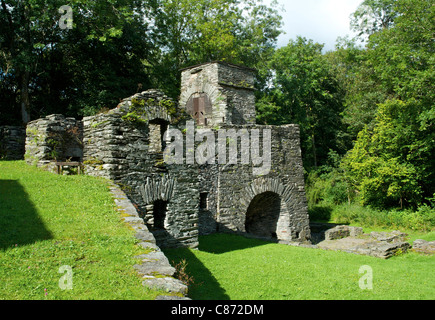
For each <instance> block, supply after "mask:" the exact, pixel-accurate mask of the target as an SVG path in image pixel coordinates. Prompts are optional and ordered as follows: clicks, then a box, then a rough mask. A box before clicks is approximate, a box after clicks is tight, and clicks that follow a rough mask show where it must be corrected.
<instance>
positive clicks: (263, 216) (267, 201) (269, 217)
mask: <svg viewBox="0 0 435 320" xmlns="http://www.w3.org/2000/svg"><path fill="white" fill-rule="evenodd" d="M280 215H281V197H280V196H279V195H278V194H277V193H275V192H270V191H268V192H264V193H261V194H258V195H256V196H255V197H254V199H252V201H251V203H250V204H249V207H248V210H247V212H246V220H245V230H246V232H247V233H248V234H251V235H254V236H258V237H262V238H270V239H277V238H278V236H277V233H278V231H277V228H278V220H279V218H280Z"/></svg>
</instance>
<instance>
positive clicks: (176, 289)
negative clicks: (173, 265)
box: [142, 278, 188, 295]
mask: <svg viewBox="0 0 435 320" xmlns="http://www.w3.org/2000/svg"><path fill="white" fill-rule="evenodd" d="M142 284H143V285H144V286H146V287H149V288H151V289H156V290H163V291H166V292H168V293H181V294H183V295H186V294H187V291H188V288H187V286H186V285H185V284H184V283H182V282H181V281H180V280H177V279H174V278H148V279H145V280H144V281H142Z"/></svg>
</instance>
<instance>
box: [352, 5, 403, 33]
mask: <svg viewBox="0 0 435 320" xmlns="http://www.w3.org/2000/svg"><path fill="white" fill-rule="evenodd" d="M396 3H397V1H396V0H364V1H363V2H362V3H361V4H360V5H359V6H358V8H357V10H356V11H355V12H354V13H353V15H352V18H351V23H350V24H351V27H352V29H353V30H354V31H356V32H359V34H358V35H359V36H360V37H362V36H363V35H365V36H370V35H372V34H374V33H376V32H379V31H381V30H384V29H388V28H390V27H391V26H392V25H393V23H394V20H395V18H396V17H397V16H398V12H397V11H396V10H395V4H396Z"/></svg>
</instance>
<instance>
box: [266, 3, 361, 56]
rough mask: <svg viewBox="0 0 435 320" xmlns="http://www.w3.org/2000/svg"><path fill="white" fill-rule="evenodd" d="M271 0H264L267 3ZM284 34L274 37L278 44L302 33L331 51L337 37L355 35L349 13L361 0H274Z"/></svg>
mask: <svg viewBox="0 0 435 320" xmlns="http://www.w3.org/2000/svg"><path fill="white" fill-rule="evenodd" d="M270 2H271V0H264V3H265V4H269V3H270ZM278 2H279V5H280V7H281V6H283V7H284V10H285V12H283V11H280V14H281V16H282V17H283V23H284V26H283V30H284V31H285V33H286V34H284V35H281V36H280V37H279V39H278V47H282V46H285V45H287V44H288V42H289V40H290V39H296V37H297V36H302V37H305V38H307V39H312V40H313V41H314V42H318V43H322V44H325V47H324V51H329V50H334V48H335V43H336V40H337V38H338V37H345V36H346V35H349V36H350V37H353V36H355V33H354V32H352V31H351V30H350V15H351V14H352V13H353V12H355V11H356V9H357V7H358V6H359V5H360V4H361V3H362V2H363V0H278Z"/></svg>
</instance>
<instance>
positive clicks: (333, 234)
mask: <svg viewBox="0 0 435 320" xmlns="http://www.w3.org/2000/svg"><path fill="white" fill-rule="evenodd" d="M362 233H363V229H362V228H360V227H349V226H336V227H334V228H332V229H329V230H326V232H325V240H337V239H343V238H346V237H356V236H359V235H361V234H362Z"/></svg>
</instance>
